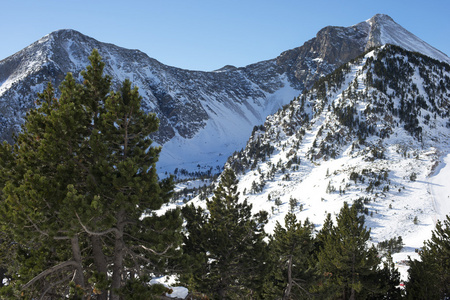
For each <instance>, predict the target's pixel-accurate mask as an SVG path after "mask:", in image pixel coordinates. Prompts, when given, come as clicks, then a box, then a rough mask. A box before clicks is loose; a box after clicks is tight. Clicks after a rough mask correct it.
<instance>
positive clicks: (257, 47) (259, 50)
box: [0, 0, 450, 71]
mask: <svg viewBox="0 0 450 300" xmlns="http://www.w3.org/2000/svg"><path fill="white" fill-rule="evenodd" d="M377 13H383V14H387V15H389V16H391V17H392V18H393V19H394V20H395V21H396V22H397V23H398V24H400V25H401V26H403V27H404V28H406V29H407V30H409V31H410V32H412V33H414V34H415V35H417V36H418V37H419V38H421V39H423V40H424V41H426V42H427V43H429V44H430V45H432V46H434V47H435V48H437V49H439V50H441V51H442V52H444V53H446V54H447V55H449V56H450V1H449V0H430V1H423V0H422V1H417V0H408V1H405V0H388V1H386V0H372V1H366V0H349V1H346V0H342V1H337V0H314V1H312V0H308V1H303V0H272V1H267V0H146V1H144V0H128V1H123V0H121V1H115V0H109V1H104V0H89V1H88V0H20V1H15V0H0V25H1V26H0V28H1V30H0V43H1V47H0V60H1V59H4V58H6V57H8V56H10V55H12V54H14V53H15V52H17V51H19V50H21V49H23V48H24V47H26V46H28V45H29V44H31V43H33V42H34V41H36V40H38V39H40V38H41V37H42V36H44V35H46V34H48V33H50V32H52V31H55V30H58V29H64V28H71V29H75V30H78V31H80V32H81V33H83V34H86V35H88V36H91V37H93V38H95V39H97V40H99V41H102V42H108V43H113V44H116V45H118V46H121V47H125V48H131V49H139V50H141V51H143V52H145V53H146V54H148V55H149V56H150V57H152V58H155V59H157V60H159V61H160V62H162V63H164V64H167V65H171V66H175V67H180V68H185V69H190V70H205V71H211V70H215V69H218V68H221V67H222V66H224V65H227V64H229V65H235V66H237V67H241V66H245V65H248V64H251V63H255V62H258V61H261V60H266V59H271V58H275V57H277V56H278V55H279V54H280V53H281V52H283V51H284V50H288V49H292V48H295V47H298V46H301V45H303V43H304V42H306V41H307V40H309V39H311V38H313V37H314V36H315V35H316V33H317V31H319V30H320V29H321V28H323V27H325V26H328V25H335V26H351V25H354V24H356V23H359V22H361V21H364V20H367V19H369V18H371V17H372V16H373V15H375V14H377Z"/></svg>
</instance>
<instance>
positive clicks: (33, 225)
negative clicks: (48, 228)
mask: <svg viewBox="0 0 450 300" xmlns="http://www.w3.org/2000/svg"><path fill="white" fill-rule="evenodd" d="M27 219H28V222H30V223H31V225H32V227H33V228H34V229H35V230H36V231H37V232H39V233H40V234H42V235H44V236H46V237H50V235H49V234H48V233H47V232H45V231H43V230H41V229H40V228H39V226H37V224H36V223H34V222H33V220H31V218H30V216H28V215H27ZM53 239H54V240H70V237H68V236H55V237H53Z"/></svg>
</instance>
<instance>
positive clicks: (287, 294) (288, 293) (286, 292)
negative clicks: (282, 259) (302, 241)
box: [283, 255, 292, 300]
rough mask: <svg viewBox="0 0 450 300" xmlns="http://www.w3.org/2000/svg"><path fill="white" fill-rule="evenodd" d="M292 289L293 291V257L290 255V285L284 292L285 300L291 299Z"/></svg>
mask: <svg viewBox="0 0 450 300" xmlns="http://www.w3.org/2000/svg"><path fill="white" fill-rule="evenodd" d="M291 289H292V255H289V260H288V284H287V287H286V290H285V291H284V296H283V300H287V299H289V297H290V295H291Z"/></svg>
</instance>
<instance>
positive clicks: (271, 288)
mask: <svg viewBox="0 0 450 300" xmlns="http://www.w3.org/2000/svg"><path fill="white" fill-rule="evenodd" d="M284 223H285V225H284V227H282V226H281V225H280V223H278V222H277V223H276V226H275V230H274V234H273V236H272V237H271V240H270V244H269V246H270V256H271V261H272V266H273V269H272V270H271V274H269V276H268V278H267V279H266V297H267V298H271V299H272V298H277V299H278V298H281V299H305V298H308V297H310V296H312V295H311V293H310V292H309V288H310V287H311V285H312V284H314V271H315V270H314V267H313V266H312V257H313V256H312V253H313V251H314V239H313V230H314V225H313V224H312V223H310V222H309V221H308V220H306V221H305V222H304V223H303V224H302V222H301V221H297V218H296V216H295V214H293V213H288V214H287V215H286V216H285V218H284Z"/></svg>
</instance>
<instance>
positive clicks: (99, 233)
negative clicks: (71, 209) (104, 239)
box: [75, 212, 120, 236]
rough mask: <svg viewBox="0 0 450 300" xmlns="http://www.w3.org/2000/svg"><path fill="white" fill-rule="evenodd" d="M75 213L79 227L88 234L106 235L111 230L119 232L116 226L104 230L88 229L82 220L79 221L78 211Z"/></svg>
mask: <svg viewBox="0 0 450 300" xmlns="http://www.w3.org/2000/svg"><path fill="white" fill-rule="evenodd" d="M75 215H76V216H77V219H78V222H79V223H80V225H81V227H83V229H84V231H85V232H86V233H87V234H89V235H97V236H103V235H107V234H110V233H112V232H114V233H116V234H120V232H119V230H118V229H117V228H114V227H113V228H110V229H108V230H105V231H100V232H96V231H91V230H89V229H88V228H87V227H86V226H85V225H84V224H83V222H81V219H80V217H79V216H78V213H77V212H75Z"/></svg>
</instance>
